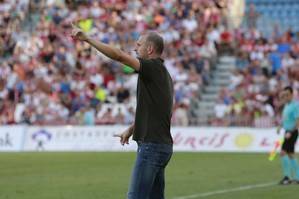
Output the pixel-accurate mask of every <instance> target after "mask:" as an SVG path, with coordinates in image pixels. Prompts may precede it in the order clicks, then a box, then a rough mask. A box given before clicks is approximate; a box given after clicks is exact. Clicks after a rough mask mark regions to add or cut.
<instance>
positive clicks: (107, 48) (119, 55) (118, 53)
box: [72, 24, 140, 71]
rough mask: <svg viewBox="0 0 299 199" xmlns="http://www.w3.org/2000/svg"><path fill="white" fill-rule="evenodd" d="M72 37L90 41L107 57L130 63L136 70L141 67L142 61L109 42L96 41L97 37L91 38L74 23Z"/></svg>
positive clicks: (126, 63)
mask: <svg viewBox="0 0 299 199" xmlns="http://www.w3.org/2000/svg"><path fill="white" fill-rule="evenodd" d="M72 29H73V30H72V37H73V38H75V39H78V40H81V41H85V42H87V43H89V44H90V45H91V46H93V47H94V48H96V49H97V50H98V51H100V52H101V53H103V54H104V55H106V56H107V57H109V58H111V59H113V60H115V61H118V62H120V63H123V64H125V65H128V66H130V67H132V68H134V69H135V70H136V71H139V69H140V62H139V60H138V59H137V58H135V57H133V56H131V55H129V54H127V53H125V52H123V51H122V50H120V49H118V48H116V47H114V46H111V45H109V44H105V43H103V42H100V41H96V40H95V39H93V38H91V37H90V36H88V35H87V34H85V33H84V32H83V31H82V30H81V29H80V28H78V27H76V26H75V25H73V24H72Z"/></svg>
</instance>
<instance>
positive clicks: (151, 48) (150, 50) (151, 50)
mask: <svg viewBox="0 0 299 199" xmlns="http://www.w3.org/2000/svg"><path fill="white" fill-rule="evenodd" d="M147 52H148V54H152V53H153V52H154V46H153V45H152V44H150V45H148V47H147Z"/></svg>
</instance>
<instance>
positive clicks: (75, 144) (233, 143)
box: [0, 126, 299, 152]
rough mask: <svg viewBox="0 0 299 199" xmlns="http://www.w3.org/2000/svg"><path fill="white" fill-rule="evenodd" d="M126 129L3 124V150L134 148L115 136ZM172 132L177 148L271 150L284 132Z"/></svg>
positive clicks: (203, 129) (179, 129)
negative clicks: (122, 142) (114, 135)
mask: <svg viewBox="0 0 299 199" xmlns="http://www.w3.org/2000/svg"><path fill="white" fill-rule="evenodd" d="M125 129H126V126H91V127H86V126H59V127H53V126H43V127H39V126H2V127H0V151H135V150H136V148H137V146H136V143H135V142H134V141H131V142H130V145H126V146H122V145H120V143H119V139H118V138H115V137H113V134H115V133H120V132H123V131H124V130H125ZM172 136H173V139H174V150H175V151H191V152H201V151H204V152H270V151H271V150H272V149H273V148H274V146H275V142H276V141H277V140H279V139H280V137H281V136H282V135H280V136H278V135H277V134H276V130H275V129H257V128H213V127H173V128H172ZM298 144H299V143H298ZM298 148H299V147H297V149H298Z"/></svg>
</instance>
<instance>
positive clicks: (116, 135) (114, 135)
mask: <svg viewBox="0 0 299 199" xmlns="http://www.w3.org/2000/svg"><path fill="white" fill-rule="evenodd" d="M113 137H121V135H119V134H113Z"/></svg>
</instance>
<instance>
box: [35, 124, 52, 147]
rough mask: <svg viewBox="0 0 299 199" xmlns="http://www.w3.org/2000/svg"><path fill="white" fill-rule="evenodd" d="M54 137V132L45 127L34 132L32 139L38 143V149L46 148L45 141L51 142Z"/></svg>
mask: <svg viewBox="0 0 299 199" xmlns="http://www.w3.org/2000/svg"><path fill="white" fill-rule="evenodd" d="M51 138H52V134H51V133H50V132H48V131H46V130H44V129H42V130H39V131H37V132H35V133H33V134H32V140H34V141H35V142H36V143H37V145H36V150H38V151H40V150H42V151H43V150H45V143H47V142H49V141H50V140H51Z"/></svg>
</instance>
